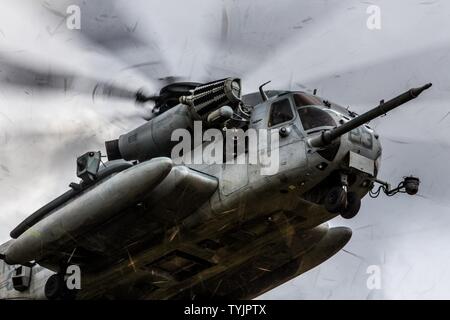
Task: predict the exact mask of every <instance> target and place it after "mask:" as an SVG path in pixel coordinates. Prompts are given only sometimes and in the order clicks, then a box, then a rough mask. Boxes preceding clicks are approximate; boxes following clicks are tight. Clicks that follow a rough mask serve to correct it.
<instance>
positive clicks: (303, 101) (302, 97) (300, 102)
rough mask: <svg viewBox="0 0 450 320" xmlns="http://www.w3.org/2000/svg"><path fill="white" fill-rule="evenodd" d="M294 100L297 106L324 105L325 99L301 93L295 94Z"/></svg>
mask: <svg viewBox="0 0 450 320" xmlns="http://www.w3.org/2000/svg"><path fill="white" fill-rule="evenodd" d="M294 101H295V105H296V106H297V107H304V106H323V105H324V103H323V101H322V100H321V99H320V98H318V97H316V96H311V95H306V94H301V93H296V94H294Z"/></svg>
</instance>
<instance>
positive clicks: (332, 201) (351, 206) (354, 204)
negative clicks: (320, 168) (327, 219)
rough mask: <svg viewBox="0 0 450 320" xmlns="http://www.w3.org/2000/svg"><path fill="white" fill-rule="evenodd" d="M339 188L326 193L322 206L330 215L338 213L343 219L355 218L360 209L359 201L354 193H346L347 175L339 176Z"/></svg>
mask: <svg viewBox="0 0 450 320" xmlns="http://www.w3.org/2000/svg"><path fill="white" fill-rule="evenodd" d="M341 184H342V185H341V186H336V187H333V188H331V189H330V191H328V193H327V195H326V196H325V201H324V205H325V208H326V209H327V210H328V212H330V213H335V214H337V213H339V214H341V216H342V217H343V218H344V219H351V218H353V217H355V216H356V215H357V214H358V212H359V209H360V208H361V199H360V197H359V196H358V195H357V194H356V193H355V192H348V188H347V186H348V184H347V175H345V174H341Z"/></svg>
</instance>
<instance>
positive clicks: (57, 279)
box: [45, 274, 65, 300]
mask: <svg viewBox="0 0 450 320" xmlns="http://www.w3.org/2000/svg"><path fill="white" fill-rule="evenodd" d="M64 285H65V283H64V278H63V277H62V276H61V275H59V274H54V275H51V276H50V277H49V278H48V280H47V282H46V283H45V296H46V297H47V299H49V300H56V299H58V298H61V296H62V295H63V294H64Z"/></svg>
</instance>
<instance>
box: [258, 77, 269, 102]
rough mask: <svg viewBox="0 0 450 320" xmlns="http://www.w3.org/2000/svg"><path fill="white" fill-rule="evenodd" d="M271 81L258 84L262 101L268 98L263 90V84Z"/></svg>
mask: <svg viewBox="0 0 450 320" xmlns="http://www.w3.org/2000/svg"><path fill="white" fill-rule="evenodd" d="M271 82H272V81H267V82H265V83H263V84H262V85H260V86H259V93H260V94H261V98H262V99H263V101H267V100H269V98H268V97H267V94H266V93H265V92H264V89H263V88H264V86H265V85H267V84H269V83H271Z"/></svg>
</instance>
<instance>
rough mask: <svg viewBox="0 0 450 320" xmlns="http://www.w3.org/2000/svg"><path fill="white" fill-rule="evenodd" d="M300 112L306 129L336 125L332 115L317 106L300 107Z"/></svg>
mask: <svg viewBox="0 0 450 320" xmlns="http://www.w3.org/2000/svg"><path fill="white" fill-rule="evenodd" d="M298 113H299V115H300V120H301V121H302V125H303V129H304V130H305V131H308V130H311V129H314V128H319V127H334V126H336V123H335V122H334V120H333V118H332V117H331V115H330V114H329V113H328V112H325V111H323V110H321V109H319V108H317V107H301V108H299V109H298Z"/></svg>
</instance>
